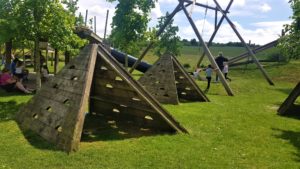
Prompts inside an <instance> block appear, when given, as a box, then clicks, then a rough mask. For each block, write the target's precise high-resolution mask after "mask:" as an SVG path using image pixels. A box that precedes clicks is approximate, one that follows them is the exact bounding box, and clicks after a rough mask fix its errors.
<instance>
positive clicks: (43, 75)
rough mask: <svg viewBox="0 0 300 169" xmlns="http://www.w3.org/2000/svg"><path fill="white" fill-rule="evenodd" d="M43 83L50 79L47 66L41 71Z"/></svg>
mask: <svg viewBox="0 0 300 169" xmlns="http://www.w3.org/2000/svg"><path fill="white" fill-rule="evenodd" d="M41 75H42V81H43V82H45V81H47V80H48V78H49V69H48V67H47V65H44V66H43V67H42V69H41Z"/></svg>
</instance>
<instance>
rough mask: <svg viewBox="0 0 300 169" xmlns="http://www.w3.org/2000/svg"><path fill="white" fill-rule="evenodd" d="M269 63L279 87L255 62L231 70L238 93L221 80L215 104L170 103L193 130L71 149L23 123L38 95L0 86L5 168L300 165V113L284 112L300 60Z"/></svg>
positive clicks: (0, 149)
mask: <svg viewBox="0 0 300 169" xmlns="http://www.w3.org/2000/svg"><path fill="white" fill-rule="evenodd" d="M149 58H151V57H149ZM152 58H154V57H152ZM180 59H182V60H183V59H184V56H182V58H180ZM266 70H267V72H268V73H269V74H270V76H271V77H272V79H274V82H275V84H276V86H269V85H268V84H267V82H266V81H265V80H264V79H263V77H262V75H261V74H260V72H259V71H258V70H256V69H255V68H254V66H249V70H246V71H245V72H244V73H243V71H241V70H239V69H234V70H232V71H231V72H230V77H231V78H232V79H233V81H232V82H231V83H230V85H231V87H232V89H233V90H234V93H235V94H236V96H234V97H229V96H226V93H225V91H224V89H223V87H222V85H221V84H219V83H218V84H215V83H214V84H212V88H211V90H210V91H209V92H208V97H209V99H210V100H211V102H209V103H184V104H180V105H178V106H173V105H165V106H164V107H165V108H166V109H167V110H168V111H169V112H170V113H171V114H172V115H173V116H174V117H175V118H176V119H177V120H178V121H179V122H180V123H181V124H182V125H183V126H184V127H185V128H186V129H187V130H188V131H189V134H176V135H156V136H149V137H141V138H131V139H124V140H116V139H111V140H106V141H100V140H99V141H93V142H82V143H81V144H80V150H79V151H78V152H76V153H73V154H71V155H67V154H65V153H63V152H61V151H58V150H56V149H55V147H54V146H53V145H49V144H48V143H47V142H45V141H43V140H42V139H41V138H40V137H39V136H37V135H35V134H34V133H30V132H29V133H28V132H26V133H22V131H21V130H20V129H19V127H18V125H17V123H16V122H15V121H14V116H15V113H16V112H17V110H18V109H19V107H20V106H21V105H22V104H24V103H26V102H27V101H28V100H29V99H30V98H31V96H28V95H22V94H18V93H12V94H9V95H7V94H6V93H4V92H2V91H0V107H1V108H0V129H1V130H0V168H30V169H31V168H58V169H62V168H91V169H94V168H282V169H286V168H289V169H292V168H295V169H296V168H299V167H300V120H299V119H297V118H296V117H294V118H293V117H282V116H278V115H277V113H276V111H277V109H278V107H279V105H280V104H281V103H282V102H283V101H284V99H285V98H286V97H287V95H288V93H289V92H290V91H291V90H292V88H293V87H294V86H295V84H296V83H297V82H298V81H299V79H300V75H299V72H300V62H299V61H298V62H291V63H290V64H285V65H277V64H270V65H266ZM202 76H203V74H202ZM197 83H198V84H199V85H200V87H201V88H204V87H205V86H206V83H205V82H200V81H197Z"/></svg>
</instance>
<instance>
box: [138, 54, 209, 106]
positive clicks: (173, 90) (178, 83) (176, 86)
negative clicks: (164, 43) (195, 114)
mask: <svg viewBox="0 0 300 169" xmlns="http://www.w3.org/2000/svg"><path fill="white" fill-rule="evenodd" d="M138 81H139V82H140V83H141V84H142V86H143V87H145V88H146V89H147V90H148V91H149V92H150V93H151V94H152V96H154V97H155V98H156V99H157V100H158V101H159V102H161V103H165V104H178V103H179V100H181V101H200V102H208V101H209V100H208V98H207V97H206V95H205V94H204V93H203V92H202V90H201V89H200V88H199V87H198V85H197V84H196V83H195V81H194V80H193V79H192V77H191V76H190V75H189V74H188V73H187V72H186V71H185V70H184V68H183V67H182V66H181V64H180V63H179V61H178V60H177V59H176V58H175V57H174V56H173V55H172V54H170V53H166V54H164V55H162V56H161V57H160V59H159V60H157V61H156V62H155V63H154V64H153V65H152V67H151V68H150V69H149V70H148V71H147V72H146V73H145V74H144V75H143V76H142V77H141V78H140V79H139V80H138Z"/></svg>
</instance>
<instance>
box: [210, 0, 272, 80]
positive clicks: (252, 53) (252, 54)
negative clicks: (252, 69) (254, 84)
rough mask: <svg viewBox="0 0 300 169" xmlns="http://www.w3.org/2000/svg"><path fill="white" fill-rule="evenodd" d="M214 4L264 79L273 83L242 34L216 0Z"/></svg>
mask: <svg viewBox="0 0 300 169" xmlns="http://www.w3.org/2000/svg"><path fill="white" fill-rule="evenodd" d="M214 2H215V4H216V5H217V8H219V10H220V12H221V13H222V15H223V16H224V17H225V19H226V20H227V22H228V23H229V25H230V26H231V28H232V29H233V31H234V32H235V34H236V35H237V36H238V38H239V39H240V41H241V42H242V44H243V45H244V46H245V48H246V49H247V50H248V52H249V53H250V56H251V57H252V59H253V61H254V63H255V64H256V65H257V67H258V68H259V69H260V71H261V72H262V74H263V76H264V77H265V79H266V80H267V81H268V82H269V84H270V85H274V83H273V81H272V80H271V78H270V77H269V76H268V74H267V72H266V71H265V69H264V68H263V67H262V65H261V64H260V63H259V61H258V59H257V58H256V56H255V54H254V52H253V51H252V50H251V48H250V47H249V46H248V45H247V43H246V42H245V40H244V39H243V38H242V36H241V35H240V33H239V32H238V31H237V29H236V27H235V25H234V24H233V23H232V22H231V20H230V19H229V18H228V16H227V15H226V14H225V13H224V12H223V11H222V8H221V6H220V4H219V3H218V2H217V0H214Z"/></svg>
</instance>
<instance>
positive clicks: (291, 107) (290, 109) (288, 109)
mask: <svg viewBox="0 0 300 169" xmlns="http://www.w3.org/2000/svg"><path fill="white" fill-rule="evenodd" d="M299 96H300V82H299V83H298V84H297V86H296V87H295V88H294V90H293V91H292V92H291V94H290V95H289V96H288V98H287V99H286V100H285V101H284V102H283V104H282V105H281V106H280V108H279V109H278V113H279V114H280V115H287V114H292V113H297V114H300V105H295V104H294V103H295V102H296V100H297V98H298V97H299Z"/></svg>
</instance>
